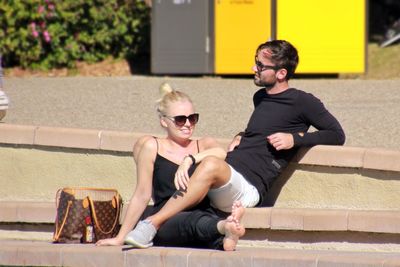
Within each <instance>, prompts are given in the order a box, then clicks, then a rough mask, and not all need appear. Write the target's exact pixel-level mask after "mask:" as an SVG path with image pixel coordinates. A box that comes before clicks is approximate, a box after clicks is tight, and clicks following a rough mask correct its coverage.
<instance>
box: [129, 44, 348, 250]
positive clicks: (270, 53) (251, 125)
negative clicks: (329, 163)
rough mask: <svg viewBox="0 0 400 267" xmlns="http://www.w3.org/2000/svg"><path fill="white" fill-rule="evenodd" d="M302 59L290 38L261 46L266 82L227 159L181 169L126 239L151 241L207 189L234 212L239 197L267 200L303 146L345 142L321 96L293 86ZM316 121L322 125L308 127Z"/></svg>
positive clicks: (252, 202)
mask: <svg viewBox="0 0 400 267" xmlns="http://www.w3.org/2000/svg"><path fill="white" fill-rule="evenodd" d="M298 61H299V58H298V54H297V50H296V48H295V47H293V46H292V45H291V44H290V43H289V42H287V41H283V40H274V41H269V42H266V43H263V44H261V45H260V46H259V47H258V48H257V51H256V55H255V65H254V67H253V71H254V72H255V76H254V83H255V84H256V85H257V86H261V87H263V88H262V89H260V90H258V91H257V92H256V93H255V94H254V97H253V102H254V111H253V114H252V115H251V117H250V120H249V122H248V125H247V128H246V130H245V132H244V133H243V134H240V135H239V136H237V137H235V139H234V140H233V142H232V144H231V145H230V146H229V149H228V150H229V152H228V154H227V157H226V159H225V161H224V160H221V159H217V158H216V157H207V158H205V159H203V160H202V161H201V163H200V164H199V165H198V167H197V169H196V171H195V172H194V173H193V175H192V176H191V177H190V179H189V177H188V175H187V172H182V171H181V172H177V173H176V175H175V186H176V188H177V189H179V191H177V193H176V194H175V195H174V196H173V197H172V198H171V199H170V200H169V201H168V202H167V203H166V204H165V206H164V207H163V208H162V209H161V210H160V211H159V212H158V213H156V214H154V215H152V216H150V217H148V218H147V219H146V220H144V221H141V222H139V223H138V225H137V226H136V228H135V229H134V230H133V231H131V232H130V233H129V234H128V236H127V238H126V240H125V242H126V243H128V244H131V245H137V246H139V247H143V246H145V245H146V244H149V243H151V240H152V239H153V237H154V235H155V233H156V232H157V229H158V228H159V227H160V226H161V225H162V224H163V223H164V222H165V221H166V220H167V219H169V218H171V217H172V216H173V215H175V214H177V213H178V212H179V211H182V210H184V209H186V208H189V207H191V206H193V205H196V204H198V203H199V202H200V201H201V200H202V199H203V198H204V197H205V196H206V195H207V194H208V197H209V199H210V202H211V205H212V206H214V207H215V208H218V209H220V210H222V211H225V212H231V207H232V205H233V203H235V202H236V203H237V202H240V203H241V205H242V206H243V207H256V206H262V205H263V201H264V200H265V196H266V194H267V193H268V190H269V188H270V186H271V185H272V183H273V182H274V181H275V179H276V178H277V177H278V176H279V174H280V173H281V172H282V170H283V169H284V168H285V167H286V166H287V165H288V162H289V161H290V160H291V158H292V157H293V156H294V155H295V154H296V152H297V150H298V148H299V147H300V146H313V145H317V144H323V145H342V144H344V141H345V135H344V132H343V129H342V127H341V126H340V124H339V122H338V121H337V120H336V119H335V117H333V116H332V115H331V114H330V113H329V111H328V110H326V108H325V107H324V105H323V104H322V103H321V101H320V100H319V99H318V98H316V97H314V96H313V95H311V94H309V93H306V92H303V91H300V90H297V89H295V88H291V87H289V83H288V81H289V79H290V78H291V77H292V76H293V74H294V72H295V69H296V67H297V64H298ZM311 125H312V126H313V127H314V128H316V129H317V131H315V132H307V131H308V129H309V127H310V126H311ZM196 161H197V159H196V156H194V157H193V156H191V155H190V156H188V157H186V158H185V159H184V160H183V162H182V164H181V167H182V166H183V167H184V168H185V169H187V168H188V167H189V166H190V165H191V164H195V163H196ZM233 217H234V218H233V220H239V219H240V218H239V217H237V218H236V217H235V215H234V214H233ZM240 217H241V216H240Z"/></svg>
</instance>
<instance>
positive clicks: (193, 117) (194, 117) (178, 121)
mask: <svg viewBox="0 0 400 267" xmlns="http://www.w3.org/2000/svg"><path fill="white" fill-rule="evenodd" d="M163 117H166V118H168V119H170V120H171V121H173V122H174V124H175V125H176V126H178V127H182V126H183V125H185V123H186V120H189V122H190V125H195V124H196V123H197V122H198V121H199V113H193V114H190V115H189V116H185V115H178V116H174V117H170V116H167V115H163Z"/></svg>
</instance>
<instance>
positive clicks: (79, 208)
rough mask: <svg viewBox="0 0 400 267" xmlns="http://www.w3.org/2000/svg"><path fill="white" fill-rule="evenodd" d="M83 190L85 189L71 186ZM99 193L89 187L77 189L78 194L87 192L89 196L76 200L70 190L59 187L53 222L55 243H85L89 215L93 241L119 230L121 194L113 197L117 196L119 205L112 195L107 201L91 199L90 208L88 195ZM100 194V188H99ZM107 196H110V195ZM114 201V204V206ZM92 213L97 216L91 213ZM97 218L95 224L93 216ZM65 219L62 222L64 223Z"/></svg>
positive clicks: (111, 235)
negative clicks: (88, 188) (86, 189)
mask: <svg viewBox="0 0 400 267" xmlns="http://www.w3.org/2000/svg"><path fill="white" fill-rule="evenodd" d="M76 190H85V189H74V191H76ZM96 193H97V194H98V192H95V189H90V190H88V192H79V195H85V194H86V195H88V197H86V198H83V199H79V198H77V197H76V196H75V195H74V194H73V193H71V190H62V191H61V193H60V194H58V196H57V198H58V201H57V203H58V207H57V216H56V222H55V231H54V242H56V243H82V242H84V235H85V230H86V224H85V218H86V217H87V216H90V217H91V222H92V224H93V228H94V233H95V235H94V238H93V242H96V241H97V240H99V239H104V238H110V237H115V236H116V235H117V234H118V231H119V218H120V213H121V210H122V199H121V196H120V195H119V194H118V193H116V194H115V197H117V198H118V200H119V201H118V205H116V202H115V199H114V198H112V199H110V200H108V201H104V200H101V201H99V200H97V201H96V200H93V202H92V203H93V207H92V208H91V206H90V205H91V204H89V205H87V204H86V205H85V204H84V202H85V203H89V201H88V198H89V197H90V196H89V195H90V194H93V195H95V194H96ZM100 193H101V191H100ZM109 198H110V197H109ZM113 203H114V205H113ZM93 212H95V214H96V216H94V214H93ZM94 217H96V218H97V224H96V220H95V218H94ZM64 220H65V223H63V222H64Z"/></svg>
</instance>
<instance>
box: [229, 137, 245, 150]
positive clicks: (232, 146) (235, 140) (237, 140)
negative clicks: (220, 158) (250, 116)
mask: <svg viewBox="0 0 400 267" xmlns="http://www.w3.org/2000/svg"><path fill="white" fill-rule="evenodd" d="M241 139H242V137H241V136H240V135H236V136H235V137H234V138H233V140H232V142H231V143H230V144H229V146H228V152H230V151H232V150H234V149H235V147H237V146H238V145H239V144H240V140H241Z"/></svg>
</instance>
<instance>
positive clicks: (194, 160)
mask: <svg viewBox="0 0 400 267" xmlns="http://www.w3.org/2000/svg"><path fill="white" fill-rule="evenodd" d="M186 157H189V158H190V159H191V160H192V165H194V164H196V159H195V158H194V157H193V155H192V154H188V155H187V156H186Z"/></svg>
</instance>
